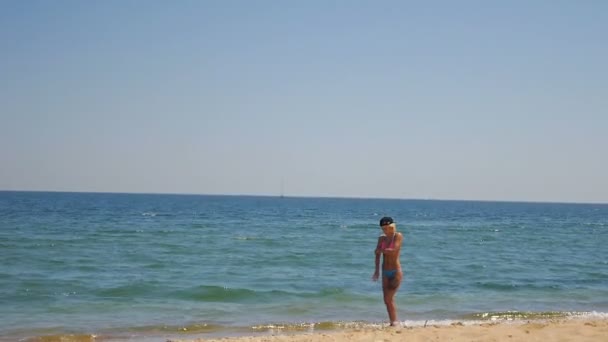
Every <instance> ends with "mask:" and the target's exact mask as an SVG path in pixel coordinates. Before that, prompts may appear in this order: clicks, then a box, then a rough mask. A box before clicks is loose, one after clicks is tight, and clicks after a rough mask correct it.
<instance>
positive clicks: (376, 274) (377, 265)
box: [372, 237, 382, 281]
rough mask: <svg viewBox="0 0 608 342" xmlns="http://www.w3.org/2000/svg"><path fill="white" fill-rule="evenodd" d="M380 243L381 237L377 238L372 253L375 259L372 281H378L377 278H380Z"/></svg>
mask: <svg viewBox="0 0 608 342" xmlns="http://www.w3.org/2000/svg"><path fill="white" fill-rule="evenodd" d="M381 242H382V237H379V238H378V244H377V245H376V250H375V252H374V253H375V254H376V259H375V260H374V266H375V270H374V275H373V276H372V280H373V281H376V280H378V278H379V277H380V255H381V254H382V249H380V246H381Z"/></svg>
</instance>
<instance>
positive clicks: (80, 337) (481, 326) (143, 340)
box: [0, 317, 608, 342]
mask: <svg viewBox="0 0 608 342" xmlns="http://www.w3.org/2000/svg"><path fill="white" fill-rule="evenodd" d="M427 322H428V324H427ZM427 322H425V323H424V324H416V325H410V324H409V323H407V322H402V323H401V325H399V326H397V327H390V326H388V323H383V324H372V325H370V324H366V325H343V326H338V325H332V326H323V325H321V326H307V327H305V326H301V327H300V328H299V329H293V327H292V328H291V329H284V328H282V327H274V328H270V327H264V329H261V330H258V331H251V330H250V331H248V332H247V331H244V330H242V331H240V332H238V333H236V334H235V331H233V332H232V333H227V334H226V332H223V333H222V332H219V331H215V332H210V331H208V332H203V331H198V332H194V331H186V330H185V329H184V330H183V331H175V330H172V331H164V332H163V331H156V332H155V333H154V332H150V333H143V334H137V333H136V334H132V333H129V332H127V331H120V329H119V330H112V329H110V330H108V331H106V332H105V333H100V334H95V333H75V332H74V333H59V334H57V333H55V334H53V333H51V334H40V335H38V334H35V335H30V336H24V335H21V336H16V335H13V336H10V335H4V336H2V335H0V341H9V340H10V341H14V340H20V341H27V342H55V341H57V342H59V341H70V342H85V341H86V342H95V341H108V342H122V341H131V342H165V341H166V342H203V341H205V342H305V341H306V342H329V341H332V342H350V341H362V342H363V341H369V342H389V341H399V340H404V341H406V340H407V341H447V340H449V341H455V342H465V341H522V342H523V341H531V340H533V341H588V342H595V341H606V336H608V317H571V318H563V317H562V318H547V319H521V320H497V321H433V320H429V321H427Z"/></svg>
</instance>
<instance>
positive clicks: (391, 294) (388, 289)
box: [382, 272, 401, 325]
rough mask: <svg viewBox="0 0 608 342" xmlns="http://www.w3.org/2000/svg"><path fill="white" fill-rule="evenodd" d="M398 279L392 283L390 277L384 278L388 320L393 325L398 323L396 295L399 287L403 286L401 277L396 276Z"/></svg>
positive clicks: (383, 287)
mask: <svg viewBox="0 0 608 342" xmlns="http://www.w3.org/2000/svg"><path fill="white" fill-rule="evenodd" d="M395 277H396V278H397V279H393V281H392V282H391V281H390V280H389V279H388V277H384V276H383V277H382V293H383V294H384V304H386V311H387V312H388V319H389V321H390V324H391V325H394V323H395V322H397V307H396V306H395V293H397V289H398V288H399V285H401V275H400V274H399V272H398V274H396V275H395Z"/></svg>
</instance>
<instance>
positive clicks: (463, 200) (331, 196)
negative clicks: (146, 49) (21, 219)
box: [0, 189, 608, 205]
mask: <svg viewBox="0 0 608 342" xmlns="http://www.w3.org/2000/svg"><path fill="white" fill-rule="evenodd" d="M0 192H40V193H45V192H46V193H68V194H114V195H174V196H218V197H219V196H224V197H275V198H286V199H289V198H310V199H314V198H320V199H323V198H325V199H361V200H395V201H441V202H486V203H532V204H534V203H536V204H594V205H608V202H575V201H572V202H567V201H547V200H545V201H541V200H491V199H445V198H415V197H409V198H408V197H381V196H378V197H374V196H368V197H365V196H333V195H286V194H279V195H270V194H251V193H240V194H231V193H188V192H183V193H180V192H122V191H79V190H4V189H0Z"/></svg>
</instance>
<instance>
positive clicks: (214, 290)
mask: <svg viewBox="0 0 608 342" xmlns="http://www.w3.org/2000/svg"><path fill="white" fill-rule="evenodd" d="M171 296H172V297H174V298H179V299H183V300H194V301H204V302H227V303H242V302H245V303H247V302H259V303H264V302H266V301H276V300H278V299H290V298H292V299H298V298H299V299H308V300H314V299H319V300H334V301H337V302H340V301H350V300H353V299H355V297H356V298H357V299H360V298H359V297H360V296H358V295H356V294H353V293H350V292H348V291H346V290H344V289H342V288H324V289H321V290H319V291H316V292H294V291H285V290H266V291H260V290H252V289H245V288H230V287H224V286H208V285H201V286H196V287H192V288H189V289H185V290H179V291H174V292H173V293H172V294H171Z"/></svg>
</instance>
